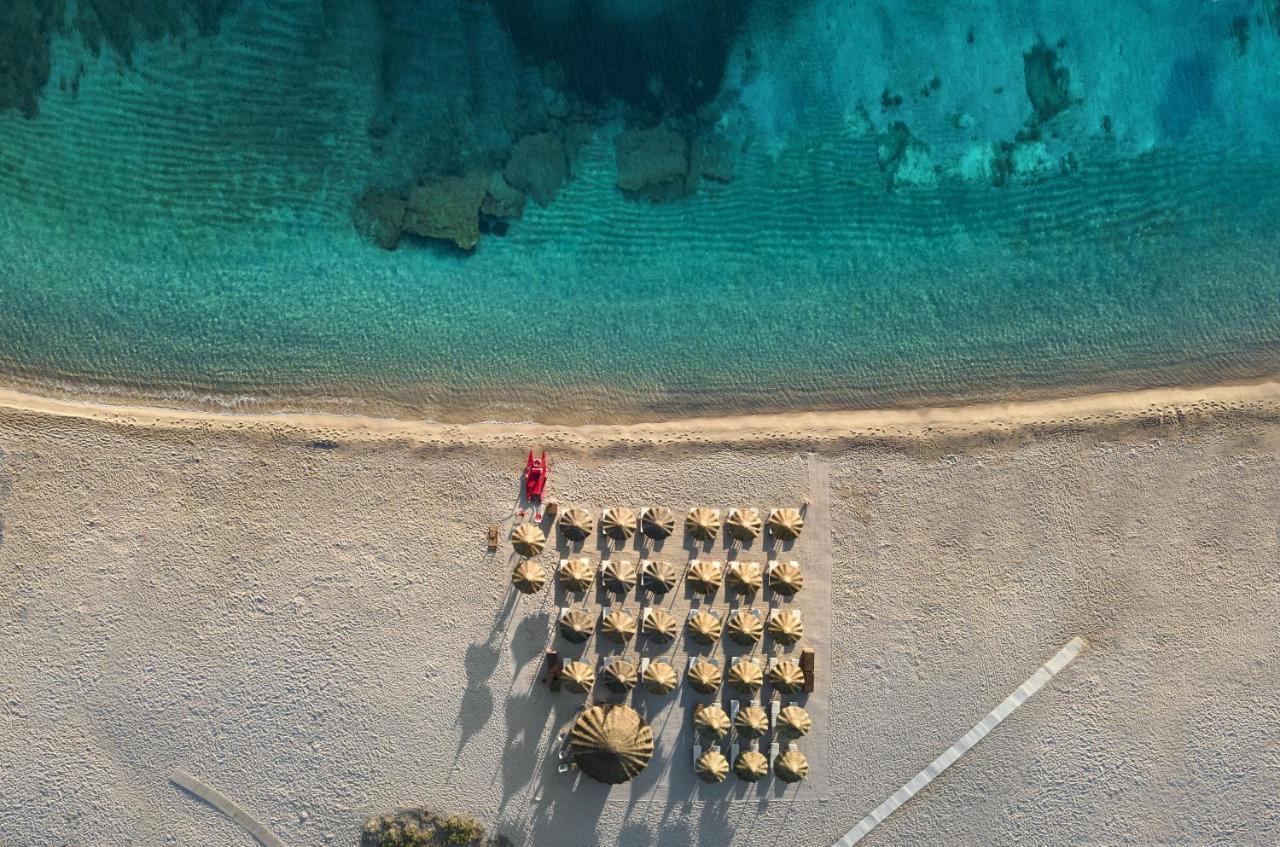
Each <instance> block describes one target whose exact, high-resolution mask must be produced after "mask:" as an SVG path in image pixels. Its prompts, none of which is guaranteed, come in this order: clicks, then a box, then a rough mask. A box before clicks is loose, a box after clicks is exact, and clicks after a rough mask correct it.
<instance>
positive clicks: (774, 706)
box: [769, 699, 782, 730]
mask: <svg viewBox="0 0 1280 847" xmlns="http://www.w3.org/2000/svg"><path fill="white" fill-rule="evenodd" d="M781 710H782V704H781V703H780V702H778V700H777V699H774V700H770V701H769V729H771V730H775V729H777V728H778V712H779V711H781Z"/></svg>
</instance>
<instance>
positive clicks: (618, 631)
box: [600, 609, 636, 644]
mask: <svg viewBox="0 0 1280 847" xmlns="http://www.w3.org/2000/svg"><path fill="white" fill-rule="evenodd" d="M600 634H601V635H603V636H604V637H605V638H607V639H609V640H610V641H616V642H617V643H618V644H626V643H627V642H628V641H630V640H631V637H632V636H633V635H635V634H636V616H635V615H633V614H631V613H630V612H628V611H627V610H626V609H613V610H611V611H609V612H608V613H607V614H605V616H604V623H602V624H601V625H600Z"/></svg>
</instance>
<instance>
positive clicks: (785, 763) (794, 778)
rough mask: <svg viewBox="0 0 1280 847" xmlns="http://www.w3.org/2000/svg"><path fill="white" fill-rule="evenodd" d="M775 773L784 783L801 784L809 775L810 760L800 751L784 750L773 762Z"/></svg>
mask: <svg viewBox="0 0 1280 847" xmlns="http://www.w3.org/2000/svg"><path fill="white" fill-rule="evenodd" d="M773 772H774V773H775V774H777V775H778V779H780V780H782V781H783V782H799V781H800V780H802V779H804V778H805V777H806V776H808V775H809V760H808V759H806V758H805V755H804V753H801V752H800V751H799V750H784V751H783V752H782V753H780V754H779V755H778V758H776V759H774V760H773Z"/></svg>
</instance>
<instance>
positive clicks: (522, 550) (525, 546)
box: [511, 523, 547, 556]
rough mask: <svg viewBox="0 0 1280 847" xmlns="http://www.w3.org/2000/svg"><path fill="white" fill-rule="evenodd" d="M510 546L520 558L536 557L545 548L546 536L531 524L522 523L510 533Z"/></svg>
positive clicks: (538, 527)
mask: <svg viewBox="0 0 1280 847" xmlns="http://www.w3.org/2000/svg"><path fill="white" fill-rule="evenodd" d="M511 546H512V547H514V548H516V552H517V553H519V554H520V555H521V556H536V555H538V554H539V553H541V552H542V548H543V547H546V546H547V534H546V533H545V532H543V531H542V527H540V526H538V525H537V524H533V523H522V524H520V526H518V527H516V528H515V531H514V532H512V533H511Z"/></svg>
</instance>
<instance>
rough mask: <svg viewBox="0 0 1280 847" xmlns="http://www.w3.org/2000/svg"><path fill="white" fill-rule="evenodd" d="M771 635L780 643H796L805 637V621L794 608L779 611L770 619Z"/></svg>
mask: <svg viewBox="0 0 1280 847" xmlns="http://www.w3.org/2000/svg"><path fill="white" fill-rule="evenodd" d="M769 635H770V637H772V638H773V640H774V641H776V642H778V643H779V644H795V643H796V642H797V641H799V640H800V639H801V638H804V621H802V620H801V619H800V613H799V612H797V611H795V610H793V609H786V610H784V611H781V612H778V614H776V615H774V616H773V619H772V620H771V621H769Z"/></svg>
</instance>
